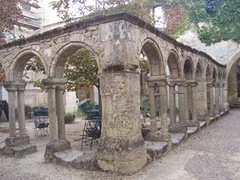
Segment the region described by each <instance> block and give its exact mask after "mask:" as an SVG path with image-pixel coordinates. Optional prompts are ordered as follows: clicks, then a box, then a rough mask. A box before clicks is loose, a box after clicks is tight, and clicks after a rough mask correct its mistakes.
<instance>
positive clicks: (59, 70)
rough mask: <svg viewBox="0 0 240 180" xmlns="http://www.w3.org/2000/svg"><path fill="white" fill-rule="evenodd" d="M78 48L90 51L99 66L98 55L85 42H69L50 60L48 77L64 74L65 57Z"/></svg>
mask: <svg viewBox="0 0 240 180" xmlns="http://www.w3.org/2000/svg"><path fill="white" fill-rule="evenodd" d="M80 48H85V49H87V50H88V51H89V52H90V53H92V54H93V56H94V58H95V59H96V61H97V64H98V66H99V61H98V57H97V55H96V52H95V51H94V50H93V49H92V48H91V47H90V46H88V45H87V44H85V43H82V42H77V41H76V42H69V43H67V44H65V45H63V46H62V47H61V48H60V49H59V50H58V51H57V52H56V56H55V58H54V59H53V60H52V65H51V68H50V77H56V78H62V77H63V74H64V65H65V63H66V61H67V59H66V58H67V57H68V56H69V55H71V54H73V53H75V52H76V51H77V50H79V49H80Z"/></svg>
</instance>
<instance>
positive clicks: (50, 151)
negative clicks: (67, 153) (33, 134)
mask: <svg viewBox="0 0 240 180" xmlns="http://www.w3.org/2000/svg"><path fill="white" fill-rule="evenodd" d="M70 148H71V144H70V142H69V141H67V140H59V141H54V142H49V143H48V144H47V145H46V150H45V154H44V158H45V161H46V162H47V163H50V162H53V161H54V160H55V159H56V158H55V156H54V153H55V152H61V151H64V150H66V149H70Z"/></svg>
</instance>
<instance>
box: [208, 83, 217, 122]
mask: <svg viewBox="0 0 240 180" xmlns="http://www.w3.org/2000/svg"><path fill="white" fill-rule="evenodd" d="M208 88H209V93H210V110H209V117H212V118H213V117H215V112H214V102H213V100H214V98H213V84H211V83H209V84H208Z"/></svg>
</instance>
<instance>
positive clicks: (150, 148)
mask: <svg viewBox="0 0 240 180" xmlns="http://www.w3.org/2000/svg"><path fill="white" fill-rule="evenodd" d="M145 145H146V149H147V153H148V154H149V155H150V156H151V157H152V158H159V157H162V156H163V155H164V154H165V153H166V152H167V150H168V147H167V146H168V143H167V142H157V141H145Z"/></svg>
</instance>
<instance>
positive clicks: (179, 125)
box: [168, 79, 187, 133]
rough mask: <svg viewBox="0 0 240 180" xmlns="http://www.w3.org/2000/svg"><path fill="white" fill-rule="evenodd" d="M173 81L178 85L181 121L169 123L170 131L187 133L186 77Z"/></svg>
mask: <svg viewBox="0 0 240 180" xmlns="http://www.w3.org/2000/svg"><path fill="white" fill-rule="evenodd" d="M171 83H173V84H176V85H177V86H178V91H177V92H175V93H177V94H178V106H179V122H176V123H174V124H170V125H169V130H168V131H169V132H171V133H186V131H187V124H186V119H185V87H184V84H185V79H174V80H172V81H171Z"/></svg>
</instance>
